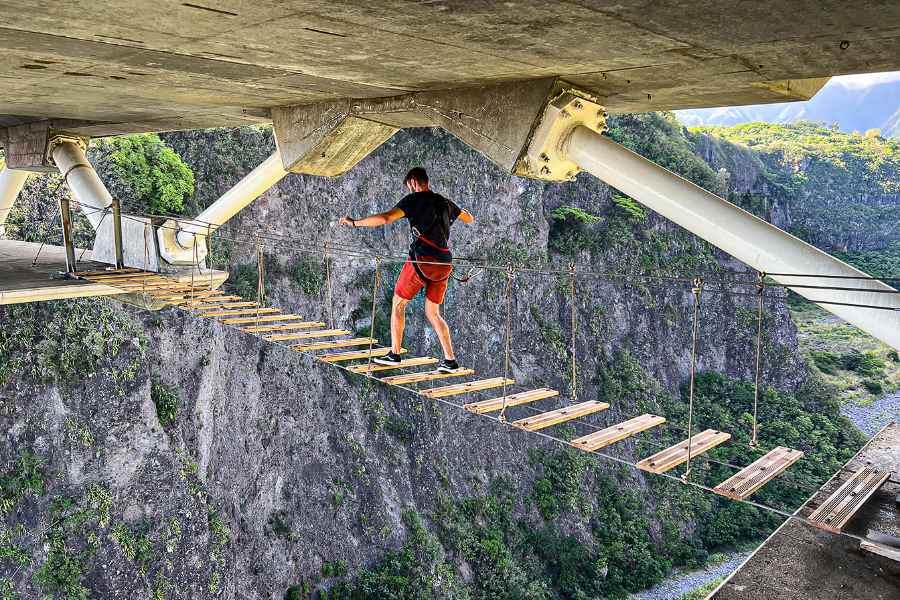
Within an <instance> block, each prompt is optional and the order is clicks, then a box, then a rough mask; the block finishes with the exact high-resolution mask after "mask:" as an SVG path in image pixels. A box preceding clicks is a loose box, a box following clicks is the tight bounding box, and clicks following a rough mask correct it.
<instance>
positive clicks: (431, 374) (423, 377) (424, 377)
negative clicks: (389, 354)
mask: <svg viewBox="0 0 900 600" xmlns="http://www.w3.org/2000/svg"><path fill="white" fill-rule="evenodd" d="M474 372H475V371H473V370H472V369H463V370H462V371H459V372H458V373H441V372H440V371H424V372H422V373H405V374H403V375H393V376H391V377H382V378H381V380H382V381H383V382H385V383H390V384H392V385H401V384H404V383H416V382H419V381H431V380H433V379H444V378H445V377H458V376H460V375H471V374H472V373H474Z"/></svg>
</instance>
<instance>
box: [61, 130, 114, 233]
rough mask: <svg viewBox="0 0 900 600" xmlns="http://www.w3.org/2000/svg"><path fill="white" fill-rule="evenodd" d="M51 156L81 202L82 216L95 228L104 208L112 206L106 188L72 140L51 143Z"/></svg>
mask: <svg viewBox="0 0 900 600" xmlns="http://www.w3.org/2000/svg"><path fill="white" fill-rule="evenodd" d="M51 155H52V156H53V162H55V163H56V168H58V169H59V172H60V173H62V175H63V177H64V178H65V180H66V185H68V186H69V189H70V190H72V193H73V194H75V198H76V199H77V200H78V203H79V204H80V205H81V210H82V211H84V216H86V217H87V219H88V221H90V223H91V226H92V227H93V228H94V229H95V230H96V229H97V228H98V227H100V222H101V221H102V220H103V216H104V214H105V212H104V211H105V210H106V209H107V208H109V207H110V206H111V205H112V196H111V195H110V193H109V190H107V189H106V186H105V185H103V182H102V181H100V177H98V176H97V172H96V171H94V167H92V166H91V163H90V161H88V159H87V156H85V155H84V150H82V149H81V146H79V145H78V144H76V143H75V142H70V141H60V142H59V143H57V144H56V145H55V146H53V150H52V152H51Z"/></svg>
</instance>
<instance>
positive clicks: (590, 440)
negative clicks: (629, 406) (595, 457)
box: [569, 414, 666, 452]
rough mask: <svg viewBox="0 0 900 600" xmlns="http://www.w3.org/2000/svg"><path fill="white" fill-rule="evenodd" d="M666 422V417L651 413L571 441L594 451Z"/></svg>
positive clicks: (574, 444)
mask: <svg viewBox="0 0 900 600" xmlns="http://www.w3.org/2000/svg"><path fill="white" fill-rule="evenodd" d="M665 422H666V418H665V417H658V416H656V415H651V414H646V415H641V416H639V417H635V418H633V419H629V420H627V421H623V422H621V423H619V424H617V425H613V426H611V427H607V428H606V429H601V430H600V431H595V432H594V433H591V434H588V435H586V436H583V437H580V438H578V439H576V440H572V441H571V442H569V443H570V444H572V445H573V446H575V447H576V448H580V449H581V450H585V451H587V452H593V451H594V450H598V449H600V448H603V447H605V446H609V445H610V444H614V443H616V442H618V441H620V440H624V439H625V438H627V437H631V436H633V435H634V434H636V433H640V432H641V431H645V430H647V429H650V428H651V427H656V426H657V425H662V424H663V423H665Z"/></svg>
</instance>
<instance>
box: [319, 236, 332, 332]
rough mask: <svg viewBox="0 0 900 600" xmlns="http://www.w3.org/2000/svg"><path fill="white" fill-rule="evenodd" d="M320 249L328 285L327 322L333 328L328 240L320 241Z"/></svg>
mask: <svg viewBox="0 0 900 600" xmlns="http://www.w3.org/2000/svg"><path fill="white" fill-rule="evenodd" d="M322 249H323V250H324V251H325V282H326V284H327V285H328V322H329V325H330V326H331V328H332V329H334V307H333V306H332V304H331V268H330V267H329V264H328V242H327V241H325V242H323V243H322Z"/></svg>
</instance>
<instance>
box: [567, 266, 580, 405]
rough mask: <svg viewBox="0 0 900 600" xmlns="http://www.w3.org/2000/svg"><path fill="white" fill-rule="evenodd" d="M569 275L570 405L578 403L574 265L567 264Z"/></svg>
mask: <svg viewBox="0 0 900 600" xmlns="http://www.w3.org/2000/svg"><path fill="white" fill-rule="evenodd" d="M569 274H570V275H571V276H572V404H575V403H576V402H577V401H578V385H577V379H576V375H575V263H574V262H570V263H569Z"/></svg>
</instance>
